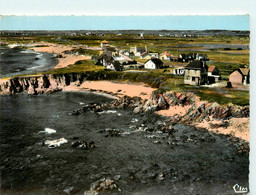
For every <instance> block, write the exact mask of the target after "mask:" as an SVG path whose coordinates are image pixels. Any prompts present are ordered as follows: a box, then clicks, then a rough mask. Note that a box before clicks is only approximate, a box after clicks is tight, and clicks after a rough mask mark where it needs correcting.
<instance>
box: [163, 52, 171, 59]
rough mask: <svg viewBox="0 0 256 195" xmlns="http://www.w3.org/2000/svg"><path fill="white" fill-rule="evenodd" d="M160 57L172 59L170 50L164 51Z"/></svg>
mask: <svg viewBox="0 0 256 195" xmlns="http://www.w3.org/2000/svg"><path fill="white" fill-rule="evenodd" d="M160 59H161V60H170V59H171V54H170V53H169V52H168V51H165V52H164V53H161V54H160Z"/></svg>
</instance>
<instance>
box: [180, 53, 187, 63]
mask: <svg viewBox="0 0 256 195" xmlns="http://www.w3.org/2000/svg"><path fill="white" fill-rule="evenodd" d="M178 61H179V62H188V58H187V56H186V54H180V55H179V57H178Z"/></svg>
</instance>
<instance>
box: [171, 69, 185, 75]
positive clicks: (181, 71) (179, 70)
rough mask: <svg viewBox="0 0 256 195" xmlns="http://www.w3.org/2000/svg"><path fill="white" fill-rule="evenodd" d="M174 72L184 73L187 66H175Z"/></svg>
mask: <svg viewBox="0 0 256 195" xmlns="http://www.w3.org/2000/svg"><path fill="white" fill-rule="evenodd" d="M172 72H173V74H175V75H184V74H185V68H184V67H179V68H174V69H173V71H172Z"/></svg>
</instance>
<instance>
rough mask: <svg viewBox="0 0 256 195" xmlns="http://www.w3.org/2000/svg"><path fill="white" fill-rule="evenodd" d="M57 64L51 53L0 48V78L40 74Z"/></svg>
mask: <svg viewBox="0 0 256 195" xmlns="http://www.w3.org/2000/svg"><path fill="white" fill-rule="evenodd" d="M57 63H58V60H57V59H56V58H54V55H53V54H51V53H44V52H41V53H39V52H35V51H33V50H30V49H15V48H9V47H5V46H0V77H7V76H15V75H21V74H33V73H37V72H42V71H46V70H49V69H51V68H53V67H54V66H56V65H57Z"/></svg>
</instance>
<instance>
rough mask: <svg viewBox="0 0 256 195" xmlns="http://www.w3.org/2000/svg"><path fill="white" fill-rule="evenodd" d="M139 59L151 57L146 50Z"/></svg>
mask: <svg viewBox="0 0 256 195" xmlns="http://www.w3.org/2000/svg"><path fill="white" fill-rule="evenodd" d="M140 58H141V59H151V55H150V54H149V53H148V52H144V53H142V54H141V55H140Z"/></svg>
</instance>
